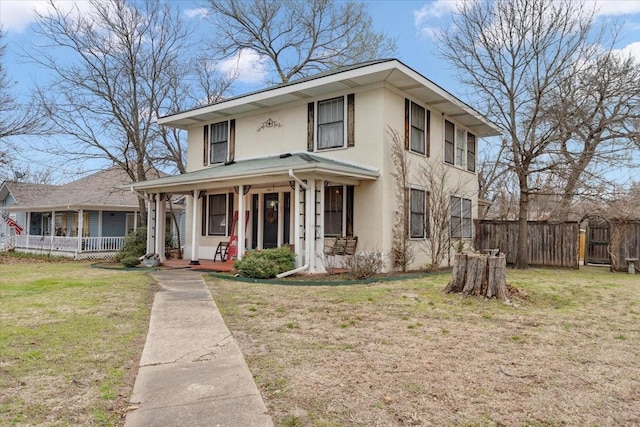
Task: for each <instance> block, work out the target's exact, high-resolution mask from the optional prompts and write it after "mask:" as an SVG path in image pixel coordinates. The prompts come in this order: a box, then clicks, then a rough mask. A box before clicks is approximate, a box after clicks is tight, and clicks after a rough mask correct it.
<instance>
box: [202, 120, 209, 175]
mask: <svg viewBox="0 0 640 427" xmlns="http://www.w3.org/2000/svg"><path fill="white" fill-rule="evenodd" d="M202 147H203V148H202V149H203V156H202V157H203V158H202V165H203V166H207V165H208V164H209V125H205V127H204V138H203V142H202Z"/></svg>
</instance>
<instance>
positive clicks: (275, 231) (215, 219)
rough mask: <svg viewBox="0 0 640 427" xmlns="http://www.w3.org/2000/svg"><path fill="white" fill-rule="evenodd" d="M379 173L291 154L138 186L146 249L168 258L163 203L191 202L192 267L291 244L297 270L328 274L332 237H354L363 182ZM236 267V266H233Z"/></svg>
mask: <svg viewBox="0 0 640 427" xmlns="http://www.w3.org/2000/svg"><path fill="white" fill-rule="evenodd" d="M377 176H378V172H377V170H373V169H370V168H365V167H362V166H356V165H352V164H347V163H343V162H338V161H335V160H329V159H325V158H322V157H320V156H317V155H312V154H307V153H300V154H288V153H287V154H284V155H280V156H274V157H266V158H261V159H253V160H245V161H237V162H233V163H228V164H221V165H219V166H214V167H209V168H206V169H202V170H198V171H194V172H190V173H187V174H184V175H180V176H176V177H170V178H162V179H158V180H154V181H147V182H142V183H136V184H133V185H132V186H131V189H132V190H134V191H144V192H145V193H146V194H147V198H148V200H149V208H148V211H149V216H148V218H149V224H148V226H147V229H148V233H149V234H148V236H147V237H148V238H147V252H148V253H150V254H153V253H155V254H157V255H158V256H159V257H160V259H161V262H162V263H164V262H166V261H165V258H166V257H165V254H164V248H163V246H162V245H161V244H160V242H163V240H164V230H163V227H162V224H160V223H159V222H158V221H156V220H154V218H156V217H161V216H162V214H163V205H162V203H161V201H162V200H164V199H166V198H167V197H168V196H169V195H178V194H179V195H184V196H186V200H187V225H186V237H187V242H186V245H185V250H184V254H185V258H187V259H188V260H189V264H190V265H194V266H197V265H202V264H203V263H204V262H205V260H212V261H223V259H222V257H221V256H220V251H217V249H218V247H219V246H220V245H221V244H222V245H228V247H229V249H228V251H229V252H228V254H227V257H225V259H224V261H231V260H233V259H241V258H242V257H243V256H244V254H245V253H246V252H247V251H252V250H263V249H269V248H275V247H279V246H282V245H288V246H290V247H291V249H292V250H293V251H294V252H295V254H296V269H295V270H294V271H293V272H307V273H321V272H324V271H325V267H324V265H323V260H322V256H323V253H324V250H323V249H324V240H325V237H331V238H335V237H337V236H347V235H350V236H352V235H353V233H354V230H353V218H354V213H355V212H354V197H355V194H356V192H357V190H356V188H358V187H359V186H360V185H361V183H362V182H364V181H366V182H372V181H375V180H376V179H377ZM228 264H229V265H232V263H228Z"/></svg>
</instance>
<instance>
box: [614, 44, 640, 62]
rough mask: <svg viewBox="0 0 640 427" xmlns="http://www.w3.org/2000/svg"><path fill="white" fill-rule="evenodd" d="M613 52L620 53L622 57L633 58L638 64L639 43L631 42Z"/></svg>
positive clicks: (639, 58)
mask: <svg viewBox="0 0 640 427" xmlns="http://www.w3.org/2000/svg"><path fill="white" fill-rule="evenodd" d="M614 52H617V53H620V54H621V55H622V56H624V57H628V56H633V57H634V58H635V61H636V62H637V63H639V64H640V42H633V43H631V44H628V45H626V46H625V47H623V48H622V49H615V50H614Z"/></svg>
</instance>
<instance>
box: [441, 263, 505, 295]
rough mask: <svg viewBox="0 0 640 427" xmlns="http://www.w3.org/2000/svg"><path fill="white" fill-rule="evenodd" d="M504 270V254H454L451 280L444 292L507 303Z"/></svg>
mask: <svg viewBox="0 0 640 427" xmlns="http://www.w3.org/2000/svg"><path fill="white" fill-rule="evenodd" d="M506 269H507V258H506V256H505V255H504V254H498V255H497V256H489V255H479V254H456V255H455V257H454V264H453V272H452V274H451V280H450V281H449V284H448V285H447V287H446V288H445V289H444V291H445V292H446V293H452V292H456V293H463V294H465V295H478V296H485V297H487V298H498V299H501V300H503V301H506V302H508V301H509V296H508V294H507V273H506Z"/></svg>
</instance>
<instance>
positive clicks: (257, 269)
mask: <svg viewBox="0 0 640 427" xmlns="http://www.w3.org/2000/svg"><path fill="white" fill-rule="evenodd" d="M295 259H296V255H295V254H294V253H293V252H292V251H291V249H289V247H287V246H281V247H279V248H276V249H265V250H263V251H259V252H251V253H249V254H247V255H245V256H244V257H243V258H242V259H241V260H239V261H236V262H235V264H234V267H235V269H236V270H237V271H238V273H240V275H242V276H245V277H251V278H254V279H272V278H274V277H276V275H278V274H280V273H283V272H285V271H289V270H292V269H293V267H294V265H295Z"/></svg>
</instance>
